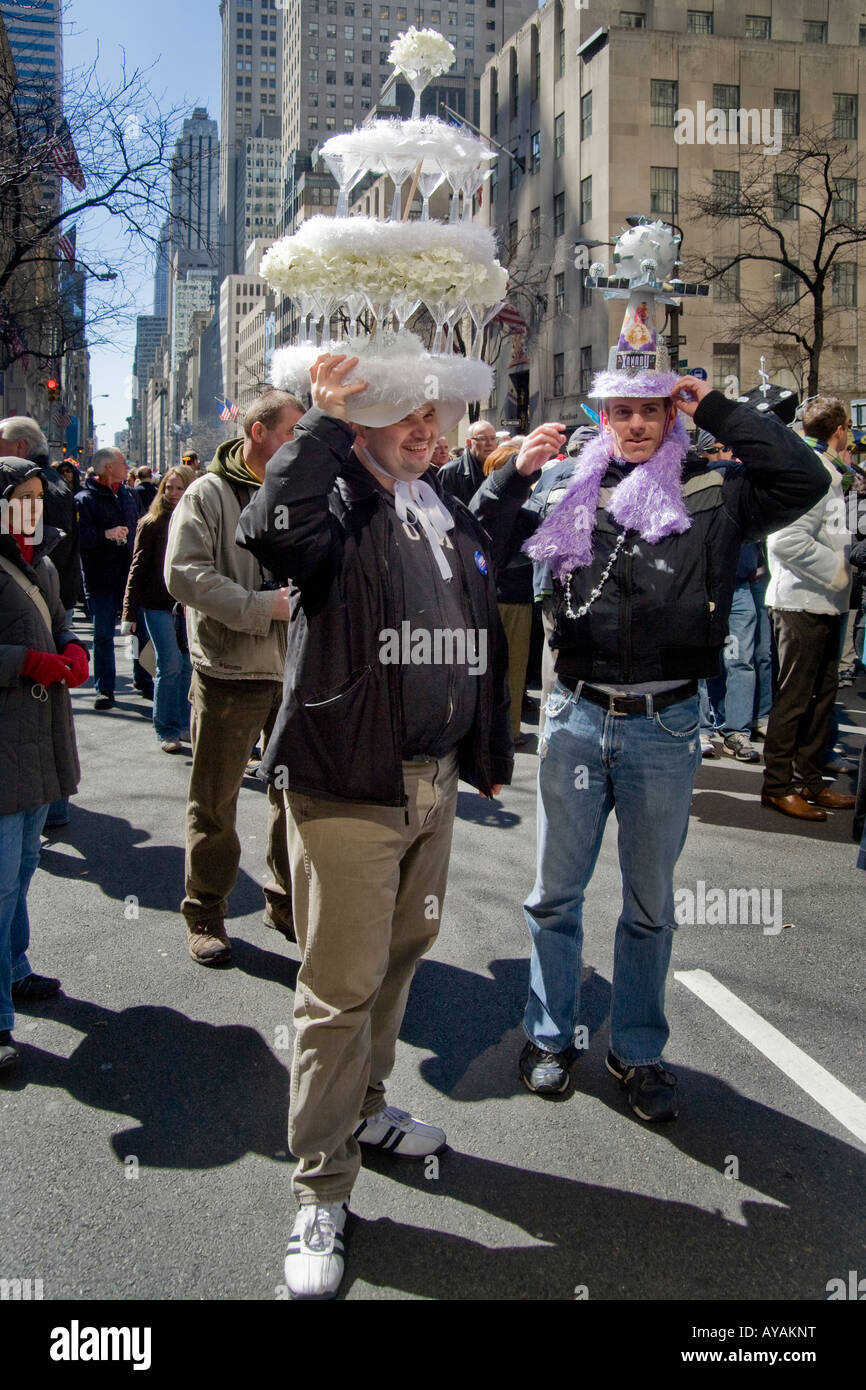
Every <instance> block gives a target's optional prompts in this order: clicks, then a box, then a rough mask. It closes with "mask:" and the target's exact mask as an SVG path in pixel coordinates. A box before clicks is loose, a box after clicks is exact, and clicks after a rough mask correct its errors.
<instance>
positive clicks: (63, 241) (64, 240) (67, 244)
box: [57, 226, 75, 266]
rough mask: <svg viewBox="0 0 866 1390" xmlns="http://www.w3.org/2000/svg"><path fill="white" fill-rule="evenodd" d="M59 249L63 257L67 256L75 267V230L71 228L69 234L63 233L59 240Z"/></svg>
mask: <svg viewBox="0 0 866 1390" xmlns="http://www.w3.org/2000/svg"><path fill="white" fill-rule="evenodd" d="M57 249H58V250H59V252H60V254H61V255H62V256H65V257H66V259H67V260H68V262H69V264H70V265H73V266H74V265H75V228H74V226H73V227H70V228H69V231H68V232H61V234H60V236H59V237H58V238H57Z"/></svg>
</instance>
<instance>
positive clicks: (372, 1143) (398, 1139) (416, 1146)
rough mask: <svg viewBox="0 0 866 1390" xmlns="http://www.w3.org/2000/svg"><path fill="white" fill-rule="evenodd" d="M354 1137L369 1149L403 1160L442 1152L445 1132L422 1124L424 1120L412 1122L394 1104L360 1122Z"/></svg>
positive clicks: (409, 1117)
mask: <svg viewBox="0 0 866 1390" xmlns="http://www.w3.org/2000/svg"><path fill="white" fill-rule="evenodd" d="M355 1138H356V1139H357V1141H358V1143H359V1144H364V1145H366V1146H367V1147H368V1148H371V1149H381V1150H382V1151H383V1152H384V1153H391V1154H398V1155H400V1156H401V1157H402V1158H426V1157H427V1155H428V1154H438V1153H441V1151H442V1150H443V1149H444V1148H445V1145H446V1142H447V1141H446V1138H445V1131H444V1129H437V1128H436V1126H435V1125H425V1123H424V1121H423V1120H415V1119H413V1118H412V1116H411V1115H409V1114H408V1113H407V1112H406V1111H405V1110H398V1109H397V1108H396V1106H394V1105H386V1106H385V1109H384V1110H378V1111H377V1112H376V1114H375V1115H368V1116H367V1119H366V1120H362V1121H361V1123H360V1124H359V1125H358V1128H357V1129H356V1130H355Z"/></svg>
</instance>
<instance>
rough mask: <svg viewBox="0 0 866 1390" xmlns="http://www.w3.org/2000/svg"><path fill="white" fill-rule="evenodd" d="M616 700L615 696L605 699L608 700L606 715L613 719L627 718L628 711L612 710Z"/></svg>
mask: <svg viewBox="0 0 866 1390" xmlns="http://www.w3.org/2000/svg"><path fill="white" fill-rule="evenodd" d="M617 698H618V697H617V696H616V695H608V697H607V699H608V704H607V712H608V714H612V715H613V717H614V719H627V718H628V711H627V710H624V709H614V705H615V704H616V701H617Z"/></svg>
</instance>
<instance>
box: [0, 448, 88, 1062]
mask: <svg viewBox="0 0 866 1390" xmlns="http://www.w3.org/2000/svg"><path fill="white" fill-rule="evenodd" d="M0 447H2V446H0ZM0 510H2V523H3V524H2V526H0V688H2V691H3V697H4V702H3V719H2V720H0V1069H5V1068H6V1067H9V1066H12V1065H14V1063H15V1062H16V1061H17V1059H18V1049H17V1048H16V1046H15V1044H14V1042H13V1039H12V1032H11V1030H12V1026H13V1023H14V1019H15V1014H14V1002H15V1001H16V1000H19V1001H24V1000H27V1001H32V1000H44V999H48V998H50V997H51V996H52V995H55V994H57V993H58V992H59V989H60V981H59V980H55V979H50V978H48V977H46V976H43V975H36V974H34V972H33V971H32V970H31V968H30V962H29V961H28V959H27V949H28V946H29V943H30V922H29V918H28V915H27V891H28V888H29V886H30V880H31V878H32V877H33V873H34V871H35V869H36V866H37V863H38V860H39V837H40V834H41V831H42V827H43V825H44V823H45V818H46V814H47V811H48V807H49V805H50V804H51V803H52V802H56V801H57V800H58V798H62V797H68V796H69V795H70V794H71V793H72V792H74V791H75V790H76V789H77V786H78V779H79V775H80V773H79V765H78V754H77V750H76V746H75V731H74V729H73V725H72V708H71V704H70V699H69V687H70V685H79V684H81V682H82V680H85V679H86V678H87V667H88V661H87V653H86V652H85V651H84V649H83V648H82V647H81V645H80V643H78V642H77V641H76V640H75V637H74V634H73V633H72V632H70V631H69V629H68V628H67V626H66V613H65V609H64V607H63V604H62V602H61V599H60V582H59V579H58V576H57V571H56V570H55V568H54V566H53V565H52V563H51V560H50V559H49V553H50V551H51V550H52V549H53V548H54V547H55V546H56V544H57V543H58V541H59V540H60V532H59V531H57V530H56V528H54V527H50V526H43V525H42V478H41V476H40V470H39V468H38V467H37V466H35V465H34V464H32V463H28V462H27V461H26V460H22V459H9V458H0ZM37 595H38V597H37ZM52 648H54V650H51V649H52ZM31 750H34V751H33V752H31Z"/></svg>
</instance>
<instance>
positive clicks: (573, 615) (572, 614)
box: [565, 531, 628, 618]
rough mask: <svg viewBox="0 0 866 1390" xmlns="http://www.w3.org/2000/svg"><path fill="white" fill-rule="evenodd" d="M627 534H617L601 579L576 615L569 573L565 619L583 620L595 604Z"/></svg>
mask: <svg viewBox="0 0 866 1390" xmlns="http://www.w3.org/2000/svg"><path fill="white" fill-rule="evenodd" d="M627 534H628V533H627V531H622V532H621V533H620V534H619V536H617V541H616V545H615V546H614V548H613V550H612V551H611V554H610V559H609V560H608V562H607V564H606V565H605V567H604V570H603V571H602V574H601V578H600V579H599V581H598V583H597V584H596V586H595V588H594V589H593V591H592V593H591V594H590V596H589V598H588V599H587V601H586V603H584V604H583V605H582V606H581V607H580V608H578V610H577V612H576V613H575V611H574V607H573V604H572V597H571V577H572V575H573V574H574V570H571V571H570V572H569V575H568V578H567V579H566V581H565V616H566V617H567V618H583V617H584V616H585V615H586V614H587V613H588V612H589V610H590V608H591V607H592V605H593V604H594V603H595V601H596V599H597V598H598V596H599V594H600V593H601V591H602V589H603V588H604V586H605V584H606V583H607V581H608V579H609V578H610V572H611V570H612V569H613V567H614V565H615V564H616V561H617V559H618V558H619V553H620V551H621V550H622V548H623V545H624V544H625V538H626V535H627Z"/></svg>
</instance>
